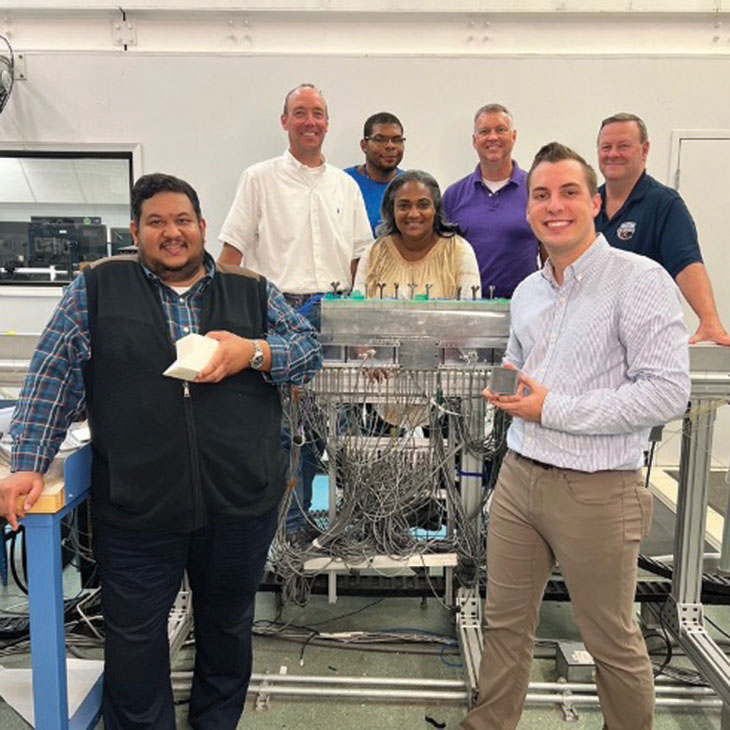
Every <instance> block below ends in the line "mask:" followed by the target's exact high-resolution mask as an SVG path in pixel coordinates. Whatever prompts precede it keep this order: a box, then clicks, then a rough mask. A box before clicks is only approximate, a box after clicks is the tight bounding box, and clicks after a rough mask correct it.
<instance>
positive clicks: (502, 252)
mask: <svg viewBox="0 0 730 730" xmlns="http://www.w3.org/2000/svg"><path fill="white" fill-rule="evenodd" d="M526 179H527V173H526V172H525V171H524V170H521V169H520V168H519V166H518V165H517V163H516V162H515V161H514V160H512V175H511V177H510V180H509V182H508V183H507V184H506V185H505V186H504V187H503V188H502V189H501V190H498V191H497V192H496V193H493V192H492V191H491V190H489V188H488V187H487V186H486V185H485V184H484V182H483V181H482V172H481V169H480V168H479V165H477V168H476V170H475V171H474V172H473V173H471V174H470V175H467V176H466V177H465V178H462V179H461V180H459V181H458V182H455V183H454V184H453V185H450V186H449V187H448V189H447V190H446V192H445V193H444V213H445V215H446V218H447V219H448V220H449V221H451V222H452V223H457V224H458V225H459V228H461V230H462V232H463V235H464V238H466V240H467V241H469V243H470V244H471V246H472V248H473V249H474V252H475V253H476V255H477V261H478V263H479V273H480V275H481V279H482V296H483V297H488V296H489V287H490V286H493V287H494V296H495V297H507V298H509V297H511V296H512V292H513V291H514V290H515V287H516V286H517V285H518V284H519V283H520V282H521V281H522V280H523V279H524V278H525V277H527V276H529V275H530V274H531V273H532V272H533V271H537V254H538V243H537V239H536V238H535V236H534V235H533V233H532V229H531V228H530V226H529V225H528V223H527V219H526V218H525V214H526V211H527V185H526Z"/></svg>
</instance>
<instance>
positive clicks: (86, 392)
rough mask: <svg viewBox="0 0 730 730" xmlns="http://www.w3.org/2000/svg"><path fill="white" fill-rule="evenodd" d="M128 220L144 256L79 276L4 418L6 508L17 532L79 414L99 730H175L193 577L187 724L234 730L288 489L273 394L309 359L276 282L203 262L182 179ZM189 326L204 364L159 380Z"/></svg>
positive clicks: (312, 344) (141, 189)
mask: <svg viewBox="0 0 730 730" xmlns="http://www.w3.org/2000/svg"><path fill="white" fill-rule="evenodd" d="M132 214H133V222H132V224H131V230H132V235H133V237H134V240H135V243H136V244H137V247H138V250H139V254H138V257H115V258H113V259H107V260H103V261H100V262H98V263H97V264H96V265H94V266H93V267H91V268H90V269H89V270H87V271H85V272H84V274H83V275H82V276H79V277H78V278H77V279H76V280H75V281H74V282H73V283H72V284H71V285H70V286H69V287H68V288H67V289H66V291H65V292H64V295H63V297H62V300H61V302H60V304H59V306H58V308H57V310H56V311H55V313H54V315H53V317H52V319H51V321H50V323H49V324H48V326H47V327H46V329H45V331H44V333H43V334H42V336H41V339H40V342H39V344H38V348H37V350H36V353H35V355H34V357H33V359H32V362H31V366H30V372H29V374H28V377H27V379H26V382H25V385H24V387H23V391H22V393H21V396H20V400H19V403H18V406H17V408H16V411H15V414H14V418H13V424H12V427H11V433H12V435H13V442H14V443H13V462H12V469H13V472H14V473H13V474H11V476H9V477H8V478H7V479H5V480H4V481H2V482H0V513H1V514H3V515H5V516H6V517H7V518H8V520H9V521H10V523H11V524H12V526H13V527H14V528H17V525H18V518H22V517H23V516H24V515H25V513H26V511H27V510H28V509H30V508H31V507H32V505H33V504H34V502H35V501H36V500H37V499H38V497H39V495H40V494H41V491H42V489H43V476H42V475H43V473H44V472H45V471H46V470H47V468H48V466H49V464H50V462H51V460H52V459H53V457H54V455H55V453H56V451H57V450H58V447H59V445H60V443H61V441H62V439H63V436H64V434H65V431H66V429H67V428H68V425H69V423H71V421H73V420H74V419H75V418H77V417H79V416H80V415H81V414H83V413H84V412H86V413H87V414H88V417H89V423H90V426H91V432H92V449H93V460H92V487H91V494H92V514H93V519H94V549H95V554H96V558H97V561H98V565H99V575H100V580H101V589H102V610H103V613H104V618H105V622H106V641H105V681H104V700H103V715H104V725H105V727H106V728H108V729H113V728H120V729H121V728H124V730H129V729H130V728H149V729H150V730H152V729H153V728H154V729H155V730H160V729H162V728H174V727H175V713H174V705H173V698H172V690H171V686H170V679H169V671H170V666H169V650H168V646H167V616H168V613H169V610H170V608H171V606H172V604H173V602H174V599H175V596H176V594H177V591H178V589H179V587H180V582H181V580H182V577H183V573H184V572H185V571H187V573H188V576H189V579H190V582H191V586H192V589H193V610H194V614H195V635H196V647H197V649H196V663H195V672H194V679H193V688H192V694H191V699H190V710H189V721H190V724H191V725H192V726H193V727H195V728H201V729H202V728H235V726H236V724H237V722H238V719H239V717H240V714H241V712H242V709H243V704H244V701H245V698H246V691H247V687H248V681H249V677H250V673H251V622H252V616H253V599H254V596H255V593H256V589H257V586H258V583H259V580H260V577H261V572H262V570H263V566H264V562H265V559H266V555H267V552H268V548H269V545H270V542H271V539H272V537H273V534H274V531H275V527H276V521H277V513H278V504H279V501H280V499H281V496H282V494H283V492H284V487H285V475H286V469H285V460H284V455H283V452H282V448H281V443H280V429H281V406H280V399H279V394H278V390H277V388H276V386H277V385H278V384H283V383H304V382H306V381H307V380H309V379H310V378H311V377H312V375H313V374H314V372H315V371H316V370H317V369H318V368H319V367H320V366H321V348H320V346H319V343H318V341H317V336H316V332H315V330H314V328H313V327H312V326H311V325H310V324H309V323H308V322H307V321H306V320H305V319H304V318H303V317H301V316H299V315H298V314H297V313H296V312H294V311H293V310H292V309H291V308H290V307H289V306H288V305H287V304H286V302H285V301H284V299H283V297H282V295H281V293H280V292H279V291H278V290H277V289H276V287H274V286H273V285H272V284H271V283H269V282H267V281H266V280H265V279H264V278H263V277H260V276H259V275H257V274H254V273H253V272H250V271H245V270H242V269H240V268H238V267H227V266H224V265H220V264H219V265H216V264H215V262H214V261H213V259H212V257H211V256H210V255H209V254H207V253H206V252H205V249H204V238H205V221H204V220H203V218H202V217H201V213H200V204H199V201H198V196H197V194H196V193H195V191H194V190H193V188H192V187H190V185H188V184H187V183H186V182H184V181H182V180H179V179H178V178H175V177H172V176H170V175H162V174H155V175H145V176H144V177H142V178H140V179H139V180H138V181H137V183H136V184H135V186H134V189H133V191H132ZM196 332H200V333H205V334H206V335H207V336H209V337H212V338H213V339H215V340H218V348H217V350H216V352H215V354H214V355H213V357H212V358H211V360H210V362H209V363H208V365H207V366H206V367H205V369H204V370H203V371H202V372H201V373H200V374H199V376H198V377H197V378H196V379H195V380H194V381H192V382H187V381H179V380H174V379H172V378H166V377H164V376H163V375H162V372H163V371H164V370H165V369H166V368H167V366H168V365H169V364H170V363H171V362H172V361H173V360H174V359H175V348H174V342H175V341H176V340H177V339H179V338H181V337H183V336H185V335H187V334H189V333H196ZM18 504H20V505H21V507H20V508H18V506H17V505H18Z"/></svg>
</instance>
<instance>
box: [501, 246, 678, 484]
mask: <svg viewBox="0 0 730 730" xmlns="http://www.w3.org/2000/svg"><path fill="white" fill-rule="evenodd" d="M505 361H506V362H511V363H512V364H514V365H515V366H517V367H518V368H520V370H522V371H523V372H524V373H525V374H527V375H529V376H531V377H532V378H534V379H535V380H537V381H538V382H540V383H542V384H543V385H544V386H545V387H546V388H547V389H548V395H547V398H546V399H545V402H544V403H543V408H542V422H541V423H534V422H531V421H524V420H523V419H521V418H515V419H514V421H513V422H512V425H511V426H510V430H509V433H508V435H507V444H508V446H509V447H510V448H511V449H513V450H514V451H516V452H518V453H520V454H522V455H523V456H527V457H529V458H531V459H536V460H538V461H542V462H546V463H548V464H553V465H555V466H559V467H563V468H567V469H578V470H580V471H586V472H594V471H599V470H602V469H636V468H637V467H639V466H641V464H642V458H643V450H644V448H645V446H646V442H647V436H648V432H649V429H650V428H651V427H652V426H659V425H663V424H665V423H666V422H668V421H670V420H672V419H673V418H677V417H678V416H681V415H682V413H683V412H684V410H685V408H686V406H687V400H688V398H689V391H690V378H689V349H688V335H687V328H686V327H685V325H684V319H683V315H682V306H681V302H680V297H679V291H678V289H677V287H676V285H675V283H674V282H673V281H672V279H671V277H670V276H669V274H667V272H666V271H664V269H663V268H662V267H661V266H660V265H659V264H657V263H655V262H654V261H652V260H651V259H648V258H646V257H644V256H638V255H636V254H633V253H629V252H627V251H620V250H618V249H615V248H612V247H610V246H609V245H608V242H607V241H606V239H605V238H604V237H603V235H599V236H598V238H597V239H596V240H595V242H594V243H593V244H592V245H591V246H590V248H588V249H587V250H586V251H585V252H584V253H583V254H582V255H581V257H580V258H579V259H578V260H577V261H574V262H573V264H571V265H570V266H568V267H567V268H566V269H565V272H564V274H563V284H562V285H559V284H558V283H557V282H556V280H555V277H554V275H553V268H552V264H551V262H550V260H549V259H548V260H547V261H546V262H545V266H544V267H543V269H542V271H536V272H535V273H534V274H531V275H530V276H528V277H527V278H526V279H525V280H524V281H523V282H522V283H520V285H519V286H518V287H517V289H515V293H514V296H513V297H512V303H511V326H510V338H509V344H508V345H507V353H506V355H505Z"/></svg>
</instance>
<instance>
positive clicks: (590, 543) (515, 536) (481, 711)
mask: <svg viewBox="0 0 730 730" xmlns="http://www.w3.org/2000/svg"><path fill="white" fill-rule="evenodd" d="M651 511H652V502H651V495H650V494H649V491H648V490H647V489H645V488H644V485H643V483H642V480H641V475H640V472H638V471H604V472H597V473H595V474H588V473H585V472H579V471H573V470H571V469H559V468H557V467H547V468H546V467H544V466H541V465H539V464H536V463H534V462H532V461H530V460H528V459H525V458H523V457H521V456H518V455H517V454H515V453H513V452H509V453H508V455H507V457H506V458H505V460H504V463H503V465H502V470H501V472H500V474H499V479H498V482H497V487H496V491H495V495H494V500H493V502H492V507H491V511H490V515H489V527H488V530H487V575H488V583H487V602H486V609H485V614H486V615H485V618H486V624H487V626H486V631H485V640H484V654H483V656H482V663H481V667H480V670H479V698H478V700H477V705H476V707H475V708H474V710H472V712H470V713H469V715H468V716H467V717H466V718H465V719H464V721H463V723H462V727H463V728H464V729H465V730H513V728H516V727H517V723H518V722H519V720H520V715H521V714H522V706H523V704H524V700H525V695H526V693H527V685H528V682H529V675H530V665H531V662H532V648H533V643H534V640H535V631H536V627H537V622H538V614H539V608H540V603H541V601H542V596H543V592H544V590H545V585H546V583H547V581H548V579H549V577H550V574H551V571H552V568H553V564H554V561H555V560H557V561H558V562H559V564H560V570H561V572H562V574H563V578H564V579H565V582H566V584H567V586H568V590H569V592H570V597H571V602H572V605H573V612H574V615H575V621H576V623H577V625H578V628H579V629H580V633H581V636H582V637H583V641H584V642H585V645H586V648H587V649H588V651H589V652H590V653H591V654H592V655H593V658H594V659H595V662H596V684H597V686H598V695H599V698H600V701H601V709H602V710H603V716H604V719H605V723H606V725H605V727H606V728H607V729H608V730H649V729H650V728H651V727H652V723H653V712H654V686H653V677H652V671H651V665H650V663H649V657H648V654H647V651H646V645H645V644H644V639H643V637H642V635H641V631H640V630H639V627H638V626H637V624H636V621H635V620H634V616H633V603H634V594H635V591H636V574H637V556H638V552H639V541H640V539H641V538H642V537H643V536H645V535H646V533H647V532H648V530H649V525H650V523H651Z"/></svg>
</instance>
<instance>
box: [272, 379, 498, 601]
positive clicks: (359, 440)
mask: <svg viewBox="0 0 730 730" xmlns="http://www.w3.org/2000/svg"><path fill="white" fill-rule="evenodd" d="M485 381H486V371H485V370H477V371H473V370H463V371H456V372H455V371H450V370H449V371H434V370H428V371H415V370H408V371H398V370H396V369H393V368H389V369H383V370H382V371H380V372H377V371H376V370H375V369H374V368H367V367H363V366H359V367H352V368H348V367H334V368H327V367H325V370H324V371H323V372H322V373H321V374H320V376H319V377H318V378H317V379H316V380H315V381H314V383H313V384H312V386H311V387H310V388H309V389H307V390H306V391H300V392H299V393H298V394H297V395H296V396H293V397H292V396H291V395H290V397H287V398H285V399H284V405H285V408H284V413H285V423H286V425H287V428H288V430H289V433H290V434H293V437H292V443H293V448H292V450H291V463H290V473H291V474H296V473H297V465H298V460H299V458H300V453H299V452H300V448H301V446H302V445H303V443H305V442H306V441H309V442H310V443H318V444H321V445H322V446H323V452H322V464H321V467H322V470H323V471H326V472H327V473H328V474H329V478H330V495H331V498H334V499H335V509H334V511H330V515H329V516H328V517H327V518H322V517H317V518H310V521H311V527H313V528H316V530H317V531H318V532H320V533H321V534H319V535H318V536H317V537H316V539H315V540H313V541H312V542H311V543H308V544H304V545H302V544H292V543H291V542H290V540H289V539H288V536H287V534H286V528H285V517H286V514H287V511H288V509H289V505H290V503H291V500H292V499H296V494H295V493H294V492H293V491H292V490H289V492H288V495H287V499H285V500H284V503H283V505H282V510H281V519H280V524H279V530H278V533H277V538H276V540H275V543H274V545H273V547H272V550H271V553H270V559H271V565H272V568H273V571H274V573H275V575H276V576H277V578H278V580H280V581H281V583H282V590H283V596H284V598H285V600H288V601H293V602H294V603H296V604H299V605H303V604H304V603H306V602H307V600H308V599H309V595H310V589H311V583H312V580H313V579H314V577H315V575H316V572H315V571H312V570H311V569H310V570H305V569H304V563H305V562H306V561H307V560H308V559H309V558H311V557H328V558H331V559H333V560H334V559H340V560H342V561H344V563H346V564H360V565H362V564H364V563H367V561H368V560H369V559H370V558H372V557H374V556H379V555H383V556H388V557H392V558H400V559H407V558H413V557H415V556H419V555H426V554H432V553H444V552H449V553H456V555H457V559H458V562H459V566H460V568H461V569H457V571H456V575H457V579H459V578H460V577H461V580H462V581H464V582H466V583H473V582H474V581H476V580H477V577H478V575H479V566H481V565H482V564H483V562H484V560H483V558H484V556H483V550H484V547H483V546H484V539H483V536H482V534H479V531H478V530H477V528H476V525H477V524H478V521H477V520H476V519H475V518H476V515H474V514H471V515H467V514H465V511H464V506H463V501H462V497H461V491H460V480H459V478H458V474H459V473H460V465H461V462H462V459H463V456H464V454H465V453H470V454H472V455H473V456H475V457H476V458H477V460H478V463H480V464H481V463H482V461H483V460H485V459H486V460H489V461H491V470H490V476H491V475H494V474H496V472H497V471H498V466H499V461H500V460H501V457H502V456H503V454H504V450H505V434H506V419H505V417H504V415H503V414H501V413H494V412H493V411H492V410H491V408H488V407H487V405H486V404H485V402H484V400H483V398H482V396H481V392H482V390H483V388H484V386H485ZM385 413H387V415H388V420H387V421H386V420H384V419H383V418H382V417H381V414H385ZM419 419H420V423H418V424H416V423H414V421H415V420H419ZM480 468H481V467H480ZM333 483H334V489H332V486H333ZM486 491H487V490H484V491H483V492H482V497H483V498H486ZM411 562H412V563H413V561H411ZM426 572H427V571H426ZM427 577H428V576H427Z"/></svg>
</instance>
